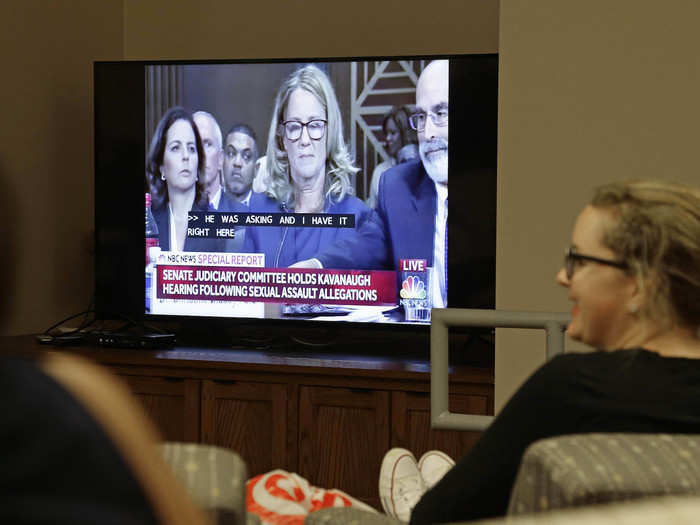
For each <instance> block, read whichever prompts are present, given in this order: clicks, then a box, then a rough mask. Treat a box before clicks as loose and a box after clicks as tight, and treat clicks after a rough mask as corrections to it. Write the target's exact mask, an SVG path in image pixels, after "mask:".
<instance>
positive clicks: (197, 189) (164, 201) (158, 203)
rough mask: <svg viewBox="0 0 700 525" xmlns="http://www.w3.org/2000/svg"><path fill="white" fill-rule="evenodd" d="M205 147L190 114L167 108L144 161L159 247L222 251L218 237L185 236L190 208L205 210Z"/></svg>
mask: <svg viewBox="0 0 700 525" xmlns="http://www.w3.org/2000/svg"><path fill="white" fill-rule="evenodd" d="M204 159H205V156H204V148H203V146H202V140H201V138H200V136H199V131H198V129H197V126H196V125H195V123H194V120H193V118H192V115H190V113H189V112H187V111H186V110H185V109H183V108H181V107H174V108H170V109H169V110H168V111H166V112H165V115H163V118H161V119H160V122H159V123H158V126H157V127H156V131H155V133H154V134H153V139H152V141H151V147H150V149H149V151H148V159H147V162H146V176H147V179H148V186H149V187H150V189H151V196H152V202H153V216H154V217H155V219H156V223H157V224H158V234H159V241H158V244H159V246H160V248H161V249H162V250H170V251H183V250H184V251H202V252H207V251H221V249H222V244H221V242H220V241H219V240H218V239H207V238H198V237H188V235H187V224H188V216H189V212H190V211H193V210H194V211H207V210H208V209H209V201H208V197H207V192H206V190H205V175H204Z"/></svg>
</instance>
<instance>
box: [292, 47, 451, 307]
mask: <svg viewBox="0 0 700 525" xmlns="http://www.w3.org/2000/svg"><path fill="white" fill-rule="evenodd" d="M448 94H449V62H448V61H447V60H436V61H434V62H431V63H430V64H428V66H427V67H426V68H425V70H424V71H423V72H422V73H421V76H420V78H419V79H418V84H417V85H416V112H415V113H414V114H413V115H412V116H411V118H410V124H411V126H412V127H413V128H414V129H415V130H416V131H417V133H418V144H419V153H420V161H412V162H408V163H405V164H399V165H397V166H395V167H393V168H391V169H389V170H388V171H387V172H386V173H384V175H383V176H382V178H381V180H380V183H379V193H378V197H377V207H376V209H375V212H374V213H373V214H372V215H371V216H370V218H369V219H368V220H367V221H366V223H365V224H364V225H363V226H362V227H361V228H360V229H359V230H358V231H357V232H356V234H355V235H353V236H352V237H350V238H349V239H346V240H344V241H342V242H337V243H335V244H333V245H332V246H331V247H329V248H328V249H325V250H323V251H321V252H320V253H318V254H317V255H316V257H315V258H314V259H309V260H306V261H301V262H300V263H297V264H295V265H294V266H295V267H307V268H308V267H310V268H338V269H398V268H399V260H400V259H425V260H426V261H427V265H428V266H429V267H432V268H433V280H434V283H435V284H437V286H432V288H433V290H432V304H433V306H434V307H436V308H439V307H444V306H446V305H447V293H446V283H445V277H446V275H445V274H446V271H445V262H446V261H445V259H446V250H445V246H446V240H447V239H446V232H447V228H446V221H447V178H448V177H447V176H448V173H447V171H448V156H447V148H448Z"/></svg>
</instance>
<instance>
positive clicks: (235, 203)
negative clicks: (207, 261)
mask: <svg viewBox="0 0 700 525" xmlns="http://www.w3.org/2000/svg"><path fill="white" fill-rule="evenodd" d="M218 211H220V212H230V213H242V212H248V211H250V208H248V206H246V205H245V204H243V203H242V202H240V201H239V200H238V199H236V198H235V197H233V196H231V195H229V194H228V193H226V192H224V193H222V194H221V199H220V200H219V209H218ZM234 229H235V232H236V236H235V237H234V238H233V239H224V240H223V244H224V251H225V252H230V253H240V252H242V251H243V250H244V248H243V245H244V244H245V230H246V228H245V226H239V225H236V226H235V228H234Z"/></svg>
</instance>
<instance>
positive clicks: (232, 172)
mask: <svg viewBox="0 0 700 525" xmlns="http://www.w3.org/2000/svg"><path fill="white" fill-rule="evenodd" d="M257 158H258V146H257V144H256V138H255V131H253V129H252V128H251V127H250V126H248V125H247V124H235V125H234V126H232V127H231V129H230V130H229V131H228V133H227V134H226V141H225V144H224V162H223V171H224V185H225V188H226V194H225V201H224V203H225V205H226V206H229V207H231V206H232V205H233V204H234V203H233V202H232V201H233V200H235V201H237V202H239V203H242V204H244V205H245V206H248V205H249V204H250V196H251V195H252V192H253V190H252V185H253V178H254V177H255V161H256V160H257ZM222 208H223V210H224V211H226V208H225V207H224V206H222Z"/></svg>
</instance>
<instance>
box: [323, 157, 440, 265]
mask: <svg viewBox="0 0 700 525" xmlns="http://www.w3.org/2000/svg"><path fill="white" fill-rule="evenodd" d="M436 198H437V193H436V190H435V183H434V182H433V181H432V179H431V178H430V177H428V174H427V173H426V172H425V169H424V168H423V163H422V162H421V161H420V160H416V161H413V162H407V163H404V164H399V165H397V166H394V167H392V168H390V169H388V170H387V171H385V172H384V174H383V175H382V178H381V179H380V180H379V192H378V195H377V206H376V208H375V210H374V212H373V213H372V214H371V215H370V217H369V219H368V220H367V221H366V222H365V223H364V224H363V225H362V226H361V227H360V228H359V229H358V230H357V231H356V232H355V234H354V235H352V236H350V237H348V238H345V239H343V240H341V241H339V242H336V243H334V244H333V245H331V246H329V247H327V248H325V249H323V250H322V251H321V252H319V253H318V254H317V255H316V258H317V259H318V260H319V261H321V264H323V267H324V268H338V269H358V270H396V269H398V267H399V259H426V260H427V261H428V266H432V265H433V239H434V236H435V214H436V207H435V206H436V205H435V201H436Z"/></svg>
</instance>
